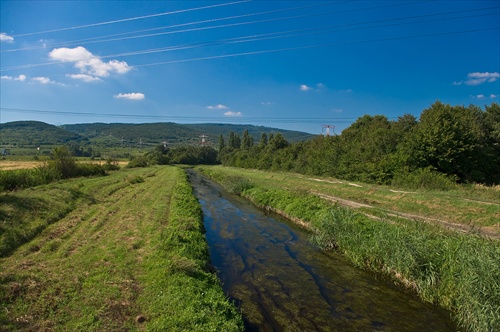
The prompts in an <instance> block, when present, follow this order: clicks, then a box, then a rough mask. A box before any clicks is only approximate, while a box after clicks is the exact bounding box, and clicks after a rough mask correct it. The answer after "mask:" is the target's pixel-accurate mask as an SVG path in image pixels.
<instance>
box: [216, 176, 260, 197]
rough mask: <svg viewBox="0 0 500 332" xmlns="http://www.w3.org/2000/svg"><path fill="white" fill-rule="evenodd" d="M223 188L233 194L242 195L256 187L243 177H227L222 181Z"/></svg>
mask: <svg viewBox="0 0 500 332" xmlns="http://www.w3.org/2000/svg"><path fill="white" fill-rule="evenodd" d="M222 186H223V187H224V188H225V189H226V190H227V191H229V192H230V193H232V194H236V195H240V194H241V193H242V192H243V191H245V190H247V189H251V188H253V187H254V186H255V185H254V184H253V183H252V182H251V181H250V180H248V179H247V178H244V177H241V176H237V175H236V176H226V177H225V178H223V179H222Z"/></svg>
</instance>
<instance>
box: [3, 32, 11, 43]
mask: <svg viewBox="0 0 500 332" xmlns="http://www.w3.org/2000/svg"><path fill="white" fill-rule="evenodd" d="M0 41H3V42H7V43H13V42H14V37H11V36H9V35H8V34H6V33H5V32H1V33H0Z"/></svg>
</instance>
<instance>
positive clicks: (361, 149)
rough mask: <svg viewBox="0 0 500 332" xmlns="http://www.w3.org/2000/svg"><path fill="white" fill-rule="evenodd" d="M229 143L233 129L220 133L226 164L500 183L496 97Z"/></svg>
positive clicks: (416, 182)
mask: <svg viewBox="0 0 500 332" xmlns="http://www.w3.org/2000/svg"><path fill="white" fill-rule="evenodd" d="M232 135H233V136H234V135H235V134H232ZM244 135H245V134H244ZM247 140H248V139H247ZM234 141H238V140H235V139H234V138H231V135H230V136H229V144H225V142H223V141H221V139H220V138H219V148H220V160H221V162H222V164H224V165H228V166H236V167H243V168H258V169H268V170H280V171H294V172H298V173H303V174H312V175H320V176H333V177H338V178H343V179H347V180H352V181H362V182H370V183H381V184H390V183H393V184H397V185H401V186H405V185H406V186H411V187H419V186H424V187H425V185H426V181H427V180H426V179H427V178H429V177H431V178H432V179H433V180H432V181H433V183H434V184H435V185H436V186H437V187H438V188H443V189H445V188H446V187H448V186H449V185H450V184H452V183H453V182H456V181H458V182H461V183H470V182H476V183H485V184H489V185H491V184H499V183H500V172H499V171H498V170H499V169H500V106H499V105H498V104H496V103H493V104H491V105H490V106H486V108H485V110H484V111H483V110H481V109H480V108H479V107H477V106H473V105H471V106H468V107H464V106H451V105H447V104H443V103H441V102H436V103H434V104H433V105H431V107H429V108H428V109H426V110H424V111H423V112H422V114H421V116H420V119H419V120H417V119H416V118H415V117H414V116H412V115H410V114H405V115H403V116H400V117H399V118H398V120H396V121H390V120H389V119H387V117H385V116H383V115H375V116H370V115H365V116H363V117H360V118H359V119H357V120H356V121H355V122H354V123H353V124H352V125H351V126H350V127H348V128H346V129H345V130H344V131H343V132H342V134H341V135H337V136H318V137H315V138H313V139H311V140H309V141H306V142H298V143H293V144H290V143H289V142H288V141H287V140H285V139H284V137H283V136H282V135H281V134H276V135H272V134H271V135H269V137H267V136H266V135H265V134H264V135H262V137H261V139H260V142H259V143H258V144H257V145H253V146H252V147H249V146H248V145H238V144H233V143H232V142H234ZM221 147H222V148H221ZM410 174H411V175H412V176H410ZM404 179H408V183H405V181H404ZM427 182H428V181H427Z"/></svg>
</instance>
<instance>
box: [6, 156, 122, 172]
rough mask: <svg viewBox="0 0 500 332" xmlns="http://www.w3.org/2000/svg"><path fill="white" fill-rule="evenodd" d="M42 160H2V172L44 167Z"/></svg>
mask: <svg viewBox="0 0 500 332" xmlns="http://www.w3.org/2000/svg"><path fill="white" fill-rule="evenodd" d="M40 159H41V160H33V158H32V157H31V158H30V157H24V158H21V157H17V158H15V159H14V158H9V159H6V160H0V171H8V170H14V169H28V168H36V167H38V166H41V165H43V158H40ZM77 162H80V163H95V164H104V163H105V162H106V161H104V160H89V159H79V160H78V159H77ZM116 163H117V164H118V165H120V166H125V165H126V164H128V161H124V160H119V161H117V162H116Z"/></svg>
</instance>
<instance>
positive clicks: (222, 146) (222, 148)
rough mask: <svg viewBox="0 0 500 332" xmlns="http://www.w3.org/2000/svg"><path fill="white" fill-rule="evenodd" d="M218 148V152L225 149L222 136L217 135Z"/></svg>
mask: <svg viewBox="0 0 500 332" xmlns="http://www.w3.org/2000/svg"><path fill="white" fill-rule="evenodd" d="M218 146H219V152H221V151H222V150H224V148H225V147H226V142H225V141H224V136H223V135H222V134H220V135H219V143H218Z"/></svg>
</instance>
